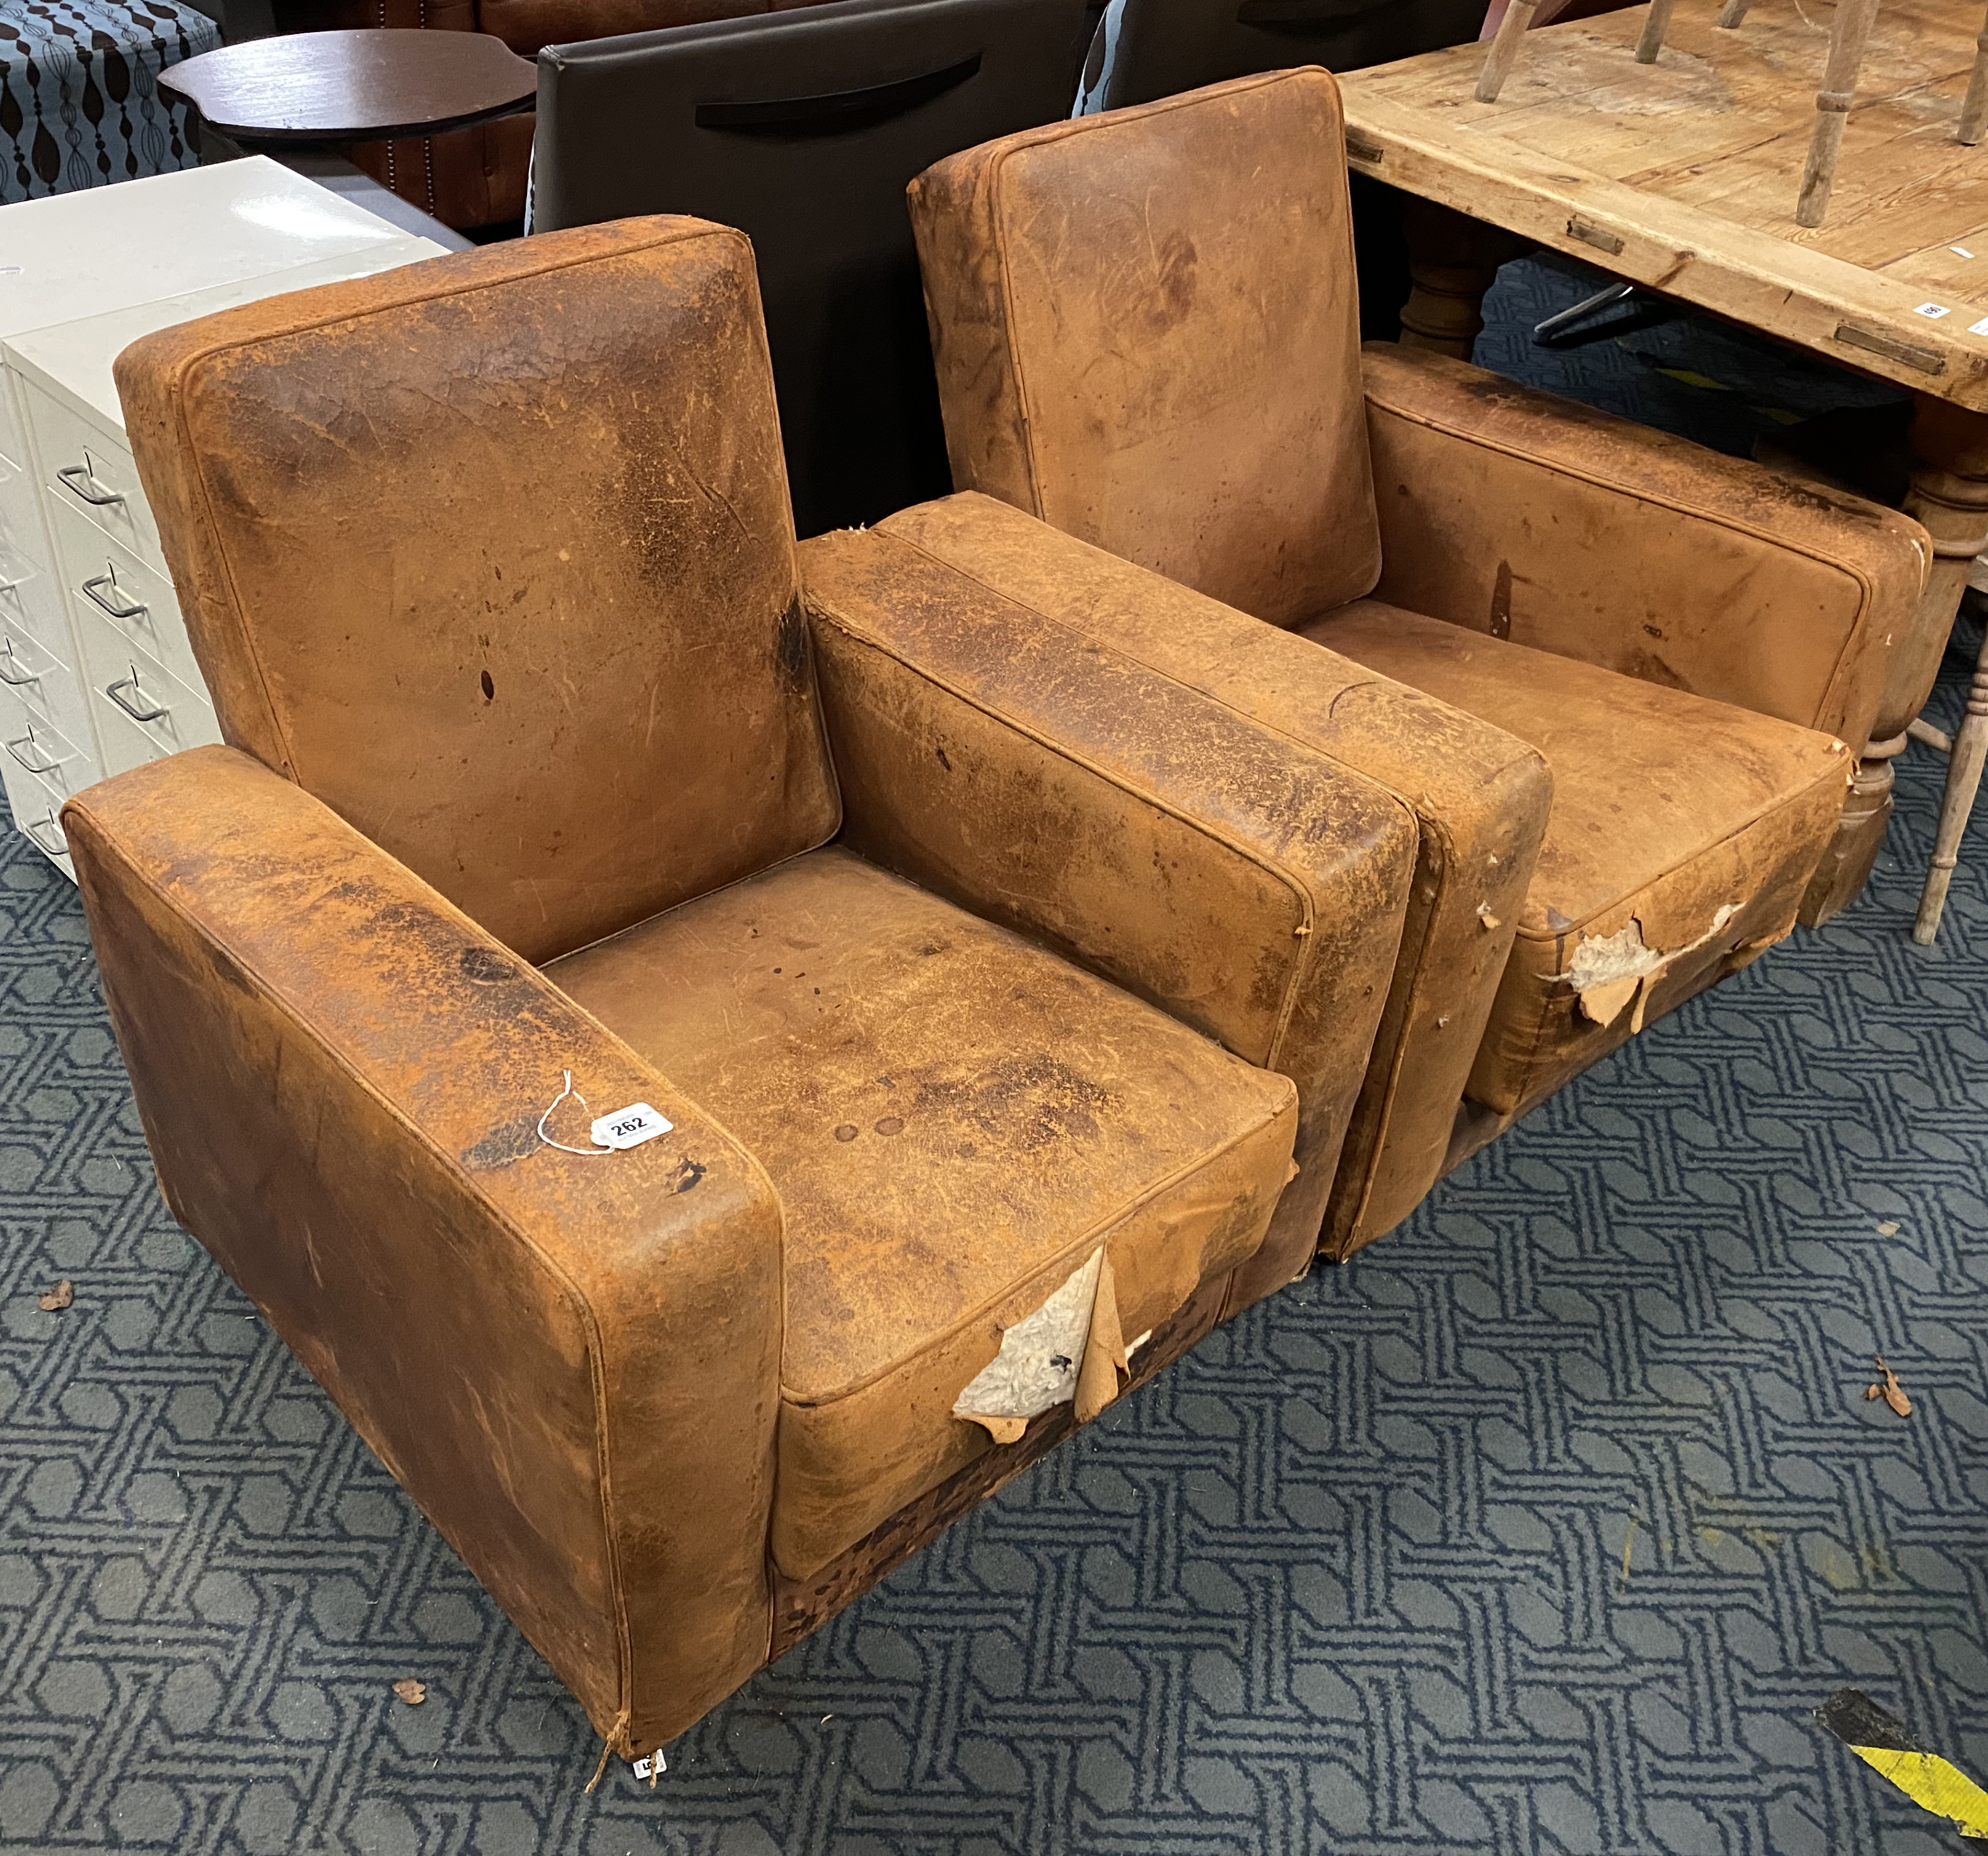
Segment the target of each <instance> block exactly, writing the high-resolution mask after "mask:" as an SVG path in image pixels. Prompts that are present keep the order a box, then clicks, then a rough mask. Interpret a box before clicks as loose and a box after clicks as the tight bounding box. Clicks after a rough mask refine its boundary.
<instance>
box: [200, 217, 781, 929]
mask: <svg viewBox="0 0 1988 1856" xmlns="http://www.w3.org/2000/svg"><path fill="white" fill-rule="evenodd" d="M712 237H717V238H719V239H723V240H725V241H726V242H735V243H737V244H739V245H740V246H743V247H744V248H745V253H746V259H747V262H748V266H749V268H750V266H751V262H752V241H751V240H750V239H748V238H747V237H746V236H745V234H744V233H743V232H738V231H735V230H734V229H732V227H730V226H725V225H712V224H711V223H709V222H705V221H698V222H695V225H694V229H691V228H687V229H685V230H683V231H681V232H671V233H668V234H667V235H664V236H662V237H660V238H657V239H650V240H647V241H645V242H643V243H641V244H631V245H617V246H615V247H614V249H612V250H611V251H606V252H602V251H593V252H585V253H581V254H576V256H573V257H571V258H563V259H548V260H546V262H543V263H540V264H537V265H532V266H525V267H523V268H522V269H518V270H516V271H512V272H510V273H507V274H506V275H505V276H502V277H501V278H479V279H476V280H475V281H474V282H468V281H465V282H464V283H460V284H457V285H455V286H451V287H450V288H448V289H446V290H427V291H424V292H422V293H418V294H413V295H409V296H402V297H398V298H396V299H395V300H394V301H392V302H391V303H377V304H375V305H374V306H373V307H370V308H367V309H364V310H357V311H353V310H347V311H344V312H343V313H340V314H338V315H335V316H323V317H319V318H318V319H317V320H315V321H306V322H299V323H296V324H294V325H292V326H289V327H283V328H281V329H276V330H264V331H262V333H261V334H256V335H253V336H242V337H235V338H234V339H232V340H225V341H217V342H213V343H211V344H208V345H207V346H205V347H199V348H196V349H194V351H192V352H191V354H184V355H181V356H178V357H175V359H174V361H173V364H172V371H171V388H170V389H169V403H170V405H171V408H172V424H173V430H174V435H175V437H176V439H177V449H178V451H179V453H180V456H181V458H182V459H191V461H192V466H193V467H192V469H191V471H190V472H188V476H189V477H190V478H191V482H192V483H193V484H194V486H196V487H197V490H198V496H199V500H200V513H201V520H202V523H203V525H204V526H205V528H206V530H207V539H208V543H209V544H210V545H211V548H212V550H213V552H214V554H215V555H216V556H217V557H218V561H219V575H220V578H221V581H222V583H223V584H225V587H226V588H227V591H228V605H229V608H230V616H231V617H232V619H233V621H234V626H233V628H234V630H235V632H236V634H237V635H238V637H239V638H240V640H241V643H242V650H243V652H244V653H245V655H246V656H247V658H248V659H249V663H250V665H251V666H252V667H253V669H254V671H255V682H256V686H257V687H258V688H259V689H260V690H261V691H262V706H263V709H264V711H265V713H266V714H267V715H268V716H269V730H270V733H272V735H273V736H274V737H275V738H276V740H277V742H278V743H279V744H280V747H281V749H282V756H283V760H284V762H285V764H286V765H287V766H288V767H289V768H290V770H291V775H290V777H291V781H292V784H295V785H299V786H301V785H302V784H303V781H302V780H301V779H300V778H299V777H297V774H296V753H295V751H294V750H293V749H292V746H291V743H290V731H289V727H288V726H286V723H285V722H284V720H283V719H282V715H281V713H279V710H278V709H277V707H276V698H275V696H273V695H272V693H271V692H270V689H269V671H268V669H267V667H266V666H265V665H264V663H263V662H262V651H261V649H260V648H259V646H258V645H257V643H256V642H255V637H254V635H252V632H250V630H249V625H248V623H247V621H246V619H245V616H244V613H245V608H244V604H243V601H242V595H241V592H240V590H239V588H237V586H236V585H235V567H234V563H233V561H232V560H231V559H230V558H229V555H228V550H227V548H226V547H225V546H224V545H223V544H222V543H221V526H220V524H219V523H218V522H217V521H216V520H215V516H214V507H213V497H212V495H211V493H210V491H209V489H208V481H207V472H206V470H205V467H204V466H203V465H202V463H201V458H200V453H199V452H198V450H197V449H195V447H194V442H193V432H192V430H191V425H190V424H189V422H188V416H187V395H186V391H185V389H186V387H187V384H188V381H189V379H190V378H191V375H192V374H193V372H194V369H195V368H197V367H204V366H205V365H206V364H208V363H209V362H210V361H214V360H215V359H216V358H217V357H219V356H221V355H224V354H235V353H238V352H243V351H248V350H250V349H253V348H257V347H262V346H263V345H265V344H268V343H271V342H276V341H289V340H293V339H295V338H296V337H298V336H299V335H309V334H316V333H318V332H319V331H320V330H324V329H333V328H338V327H343V326H344V325H345V324H347V323H360V322H363V321H365V320H367V319H369V318H370V317H374V316H380V315H385V314H388V313H395V312H398V311H401V310H408V309H411V308H414V307H416V306H417V305H418V304H421V303H441V302H445V301H446V300H448V299H449V298H450V297H452V296H468V295H470V294H471V293H473V292H475V291H478V290H496V289H502V288H503V287H505V286H508V285H510V284H513V283H527V282H529V281H531V280H532V279H535V278H539V277H545V276H551V275H552V274H553V273H555V272H557V271H564V270H573V269H577V268H578V267H579V266H582V265H586V264H594V263H599V262H603V261H604V260H607V259H614V258H626V257H632V256H635V255H636V254H637V253H638V252H650V251H659V250H661V249H663V248H664V246H671V245H681V244H685V243H686V242H689V241H691V240H692V239H708V238H712ZM454 255H455V256H464V255H465V254H462V253H456V254H454ZM405 268H407V267H403V269H405ZM392 274H393V273H391V272H384V273H376V276H391V275H392ZM752 276H753V279H754V281H753V296H754V297H755V299H757V297H758V295H759V283H758V276H757V273H756V271H754V272H752ZM352 281H353V283H360V282H366V283H371V282H373V281H374V279H373V278H366V279H358V278H355V279H352ZM267 300H269V301H276V300H279V299H273V298H272V299H267ZM240 307H242V308H244V309H245V308H248V307H249V305H248V304H242V305H241V306H240ZM762 339H763V337H762ZM788 554H789V558H791V557H792V556H793V544H792V543H791V541H790V542H789V545H788ZM795 578H796V581H797V582H798V581H799V578H800V575H799V573H798V571H796V575H795ZM196 598H198V594H196ZM478 932H479V933H480V932H482V931H481V930H478Z"/></svg>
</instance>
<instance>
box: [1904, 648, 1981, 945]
mask: <svg viewBox="0 0 1988 1856" xmlns="http://www.w3.org/2000/svg"><path fill="white" fill-rule="evenodd" d="M1984 762H1988V638H1983V640H1982V642H1981V654H1980V656H1979V657H1977V658H1976V659H1975V662H1974V681H1973V683H1972V684H1971V685H1970V686H1969V689H1968V692H1967V713H1966V716H1965V717H1964V718H1963V720H1962V722H1961V724H1960V728H1959V733H1956V735H1955V736H1954V737H1953V748H1952V759H1951V760H1949V762H1948V763H1947V769H1946V794H1945V795H1944V797H1942V799H1941V801H1940V802H1939V835H1938V836H1937V837H1936V838H1935V839H1934V841H1933V847H1932V868H1931V869H1929V870H1928V871H1927V872H1926V879H1925V889H1924V890H1922V892H1920V896H1919V920H1917V921H1915V922H1914V923H1912V939H1913V940H1915V941H1917V942H1918V943H1919V945H1920V946H1921V947H1931V946H1932V943H1933V937H1934V936H1936V935H1937V934H1938V933H1939V918H1940V914H1941V912H1942V910H1943V909H1945V908H1946V891H1947V886H1948V885H1949V883H1951V882H1952V881H1953V872H1954V867H1955V866H1956V865H1957V864H1958V863H1959V862H1960V840H1961V838H1962V836H1963V834H1964V833H1965V832H1966V829H1967V818H1968V815H1969V813H1970V812H1972V811H1973V810H1974V795H1975V794H1976V792H1978V791H1980V786H1981V768H1982V766H1983V763H1984Z"/></svg>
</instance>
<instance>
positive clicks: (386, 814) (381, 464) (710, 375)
mask: <svg viewBox="0 0 1988 1856" xmlns="http://www.w3.org/2000/svg"><path fill="white" fill-rule="evenodd" d="M117 383H118V388H119V391H120V394H121V395H122V396H123V401H124V406H125V412H126V416H127V425H128V428H129V430H130V435H131V440H132V445H133V448H134V451H135V452H136V453H137V459H138V466H139V470H140V475H141V476H142V477H143V479H144V485H145V489H146V493H147V496H148V498H149V499H150V502H151V505H152V507H153V509H154V511H155V512H156V513H157V516H158V520H159V525H160V530H161V537H162V538H163V540H164V544H165V549H166V555H167V561H168V563H169V564H170V565H171V567H172V570H173V577H174V583H175V584H176V585H177V588H178V590H179V596H180V603H181V608H182V609H183V610H184V612H185V615H186V617H187V621H188V628H189V629H190V631H191V634H192V638H193V644H194V653H195V655H197V656H198V659H199V660H200V665H201V669H202V671H203V672H205V676H206V678H207V681H208V686H209V688H210V689H211V691H212V692H213V695H214V698H215V706H216V708H217V709H218V711H219V713H220V717H221V728H222V731H223V733H225V735H226V736H227V737H228V740H229V741H230V742H232V743H233V744H235V746H237V747H242V748H244V749H245V750H247V751H248V752H249V753H251V754H254V755H255V756H256V757H258V758H259V759H260V760H262V761H263V762H264V763H265V764H267V765H269V766H270V767H275V768H276V769H277V770H278V771H279V772H282V773H283V774H287V775H288V776H289V777H290V778H292V779H293V780H295V781H297V782H298V783H299V784H300V785H302V786H303V787H306V789H307V790H309V791H310V792H312V793H313V794H316V796H317V797H318V798H321V799H323V801H325V802H326V804H329V805H330V806H331V807H332V808H333V810H334V811H337V812H339V813H340V814H341V815H343V817H344V818H347V820H349V821H350V822H351V823H352V824H353V825H356V826H357V828H359V829H360V831H363V832H364V833H365V834H366V835H367V836H368V837H370V838H373V839H374V841H375V842H377V843H378V844H380V845H382V846H383V847H384V848H386V849H387V851H389V852H391V853H392V854H393V855H394V856H395V857H397V858H398V859H401V862H404V863H405V864H407V865H408V866H409V867H410V868H411V869H413V870H414V871H415V872H416V873H417V874H418V875H419V876H423V877H424V878H425V879H428V881H429V882H431V883H433V884H434V886H435V887H436V888H438V889H440V890H441V892H442V893H443V894H444V895H445V896H448V898H449V899H450V900H451V901H452V902H454V903H456V904H457V905H458V906H459V907H461V908H462V909H464V910H465V913H468V914H469V915H470V916H473V917H474V918H475V920H477V921H478V922H479V923H482V925H483V926H485V927H486V928H487V929H489V930H490V932H491V933H493V934H495V935H496V936H499V938H500V939H502V940H504V941H505V942H507V943H509V945H510V946H512V947H514V948H516V950H518V951H519V953H522V954H524V955H525V956H526V957H527V958H529V959H532V960H543V959H546V958H549V957H551V956H553V955H555V954H557V953H564V952H566V951H567V950H570V949H572V948H574V947H580V946H583V945H584V944H585V943H587V942H589V941H591V940H595V939H597V938H598V937H599V936H601V935H603V934H609V933H614V932H615V931H616V930H619V929H620V928H623V927H625V926H627V925H628V924H629V923H631V922H634V921H637V920H641V919H642V918H643V917H644V916H648V915H651V914H654V913H655V912H656V911H657V910H658V909H666V908H668V907H671V906H673V905H674V904H675V903H680V902H682V901H684V900H685V899H688V898H689V897H691V896H698V895H701V894H702V893H703V892H705V891H706V890H708V889H715V888H717V887H718V886H720V885H721V884H723V883H726V882H732V881H733V880H735V879H737V878H738V877H740V876H745V875H747V874H749V872H752V871H754V870H756V869H760V868H762V867H763V866H764V865H767V864H770V863H773V862H776V861H777V860H778V859H781V858H783V857H786V856H789V855H793V853H795V852H798V851H801V850H803V849H806V848H809V847H810V846H812V845H816V844H818V843H820V842H822V841H823V840H824V839H825V838H828V837H829V836H830V835H832V834H833V831H834V829H835V827H836V823H837V801H836V798H835V791H834V783H833V775H832V774H831V772H830V767H829V764H828V759H827V749H826V747H825V745H824V742H823V736H822V733H821V728H820V716H819V711H818V708H817V704H816V697H815V693H814V682H813V674H812V671H811V669H810V660H809V656H808V641H807V633H806V623H805V621H804V620H803V617H802V615H801V610H800V605H799V602H798V600H797V598H796V574H795V567H794V557H793V524H792V523H791V521H790V520H789V516H788V511H787V502H786V486H785V481H784V479H783V474H782V471H781V466H780V448H779V428H778V425H777V423H776V419H775V417H774V413H773V383H772V381H771V378H770V377H769V371H768V367H767V361H766V343H765V340H764V337H763V335H762V331H761V328H760V323H759V298H758V294H757V292H756V288H755V286H754V282H753V274H752V252H751V250H750V248H749V246H748V245H747V243H746V242H745V239H744V238H743V237H742V236H741V235H739V233H737V232H730V231H727V230H725V229H722V228H720V227H716V226H712V225H704V224H702V223H700V222H698V221H695V220H688V219H647V220H637V221H631V222H625V223H624V224H622V225H617V226H607V227H601V228H599V229H593V230H590V231H587V232H576V233H570V234H566V235H562V236H556V237H550V238H545V239H529V240H526V241H524V242H521V243H516V244H512V245H509V246H497V247H492V248H491V249H486V250H483V251H478V252H464V253H462V254H461V255H459V256H452V257H448V258H440V259H432V260H431V261H429V262H427V263H424V264H418V265H414V266H409V267H408V268H407V269H403V270H398V271H394V272H390V273H386V274H384V275H383V276H377V277H374V278H369V279H364V280H363V281H361V282H359V283H350V284H340V285H336V286H330V287H328V288H326V289H322V290H302V291H299V292H296V293H294V294H292V295H290V296H278V297H272V298H270V299H269V300H267V301H266V302H263V303H255V304H252V305H249V306H248V307H244V308H242V309H239V310H230V311H228V312H226V313H223V314H221V315H218V316H215V317H207V318H205V319H203V320H200V321H197V322H193V323H184V324H182V325H181V326H180V327H177V328H174V329H169V330H164V331H162V332H161V333H160V334H157V335H154V336H150V337H147V338H146V339H145V340H143V341H140V342H139V343H137V344H134V346H133V347H130V348H128V349H127V350H126V351H125V352H124V353H123V354H122V355H121V356H120V357H119V358H118V361H117Z"/></svg>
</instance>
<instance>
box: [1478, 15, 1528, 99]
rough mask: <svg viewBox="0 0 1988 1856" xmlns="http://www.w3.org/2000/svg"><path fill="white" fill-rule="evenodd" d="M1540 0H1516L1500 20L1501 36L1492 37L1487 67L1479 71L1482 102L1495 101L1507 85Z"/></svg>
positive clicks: (1485, 63) (1479, 96)
mask: <svg viewBox="0 0 1988 1856" xmlns="http://www.w3.org/2000/svg"><path fill="white" fill-rule="evenodd" d="M1539 8H1540V0H1512V4H1511V5H1510V6H1508V7H1506V9H1505V17H1504V18H1503V19H1501V20H1499V22H1498V36H1497V37H1496V38H1495V39H1493V40H1492V41H1491V49H1490V51H1489V53H1488V54H1487V55H1486V58H1485V60H1484V69H1483V70H1481V71H1480V72H1479V73H1478V74H1477V100H1478V101H1479V103H1496V101H1497V100H1498V93H1499V91H1500V90H1503V89H1504V87H1505V80H1506V78H1507V77H1509V76H1510V75H1511V73H1512V64H1513V60H1514V59H1516V58H1517V56H1519V41H1520V39H1523V38H1524V37H1525V36H1526V27H1528V26H1529V25H1531V24H1532V23H1533V14H1535V13H1536V12H1538V11H1539Z"/></svg>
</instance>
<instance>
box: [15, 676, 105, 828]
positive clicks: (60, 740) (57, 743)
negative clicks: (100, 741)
mask: <svg viewBox="0 0 1988 1856" xmlns="http://www.w3.org/2000/svg"><path fill="white" fill-rule="evenodd" d="M0 757H5V760H6V762H7V767H8V777H9V779H10V780H11V778H12V776H13V775H14V774H32V775H33V776H34V777H35V779H36V781H39V784H41V785H42V786H44V787H47V789H48V790H49V792H50V793H51V794H53V795H54V798H55V801H56V804H58V805H59V804H61V803H62V802H63V800H65V799H66V798H69V795H70V794H72V793H79V792H81V791H83V788H84V787H86V786H94V785H95V784H96V782H97V781H98V779H99V778H100V777H101V776H100V774H99V773H98V771H97V766H96V756H95V755H94V754H92V753H90V751H89V750H87V749H86V748H82V747H77V746H76V743H74V742H73V741H72V740H70V739H69V737H68V736H67V735H66V733H63V730H60V729H59V728H57V727H56V726H55V724H54V723H52V722H49V721H48V720H45V719H44V718H43V717H42V716H38V715H36V714H35V713H34V711H33V710H30V709H29V708H28V707H27V706H25V704H24V703H22V702H21V701H20V699H19V698H18V697H17V696H15V693H13V691H12V690H11V689H9V690H0ZM8 791H9V792H12V791H13V788H12V786H11V785H10V786H9V787H8Z"/></svg>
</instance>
